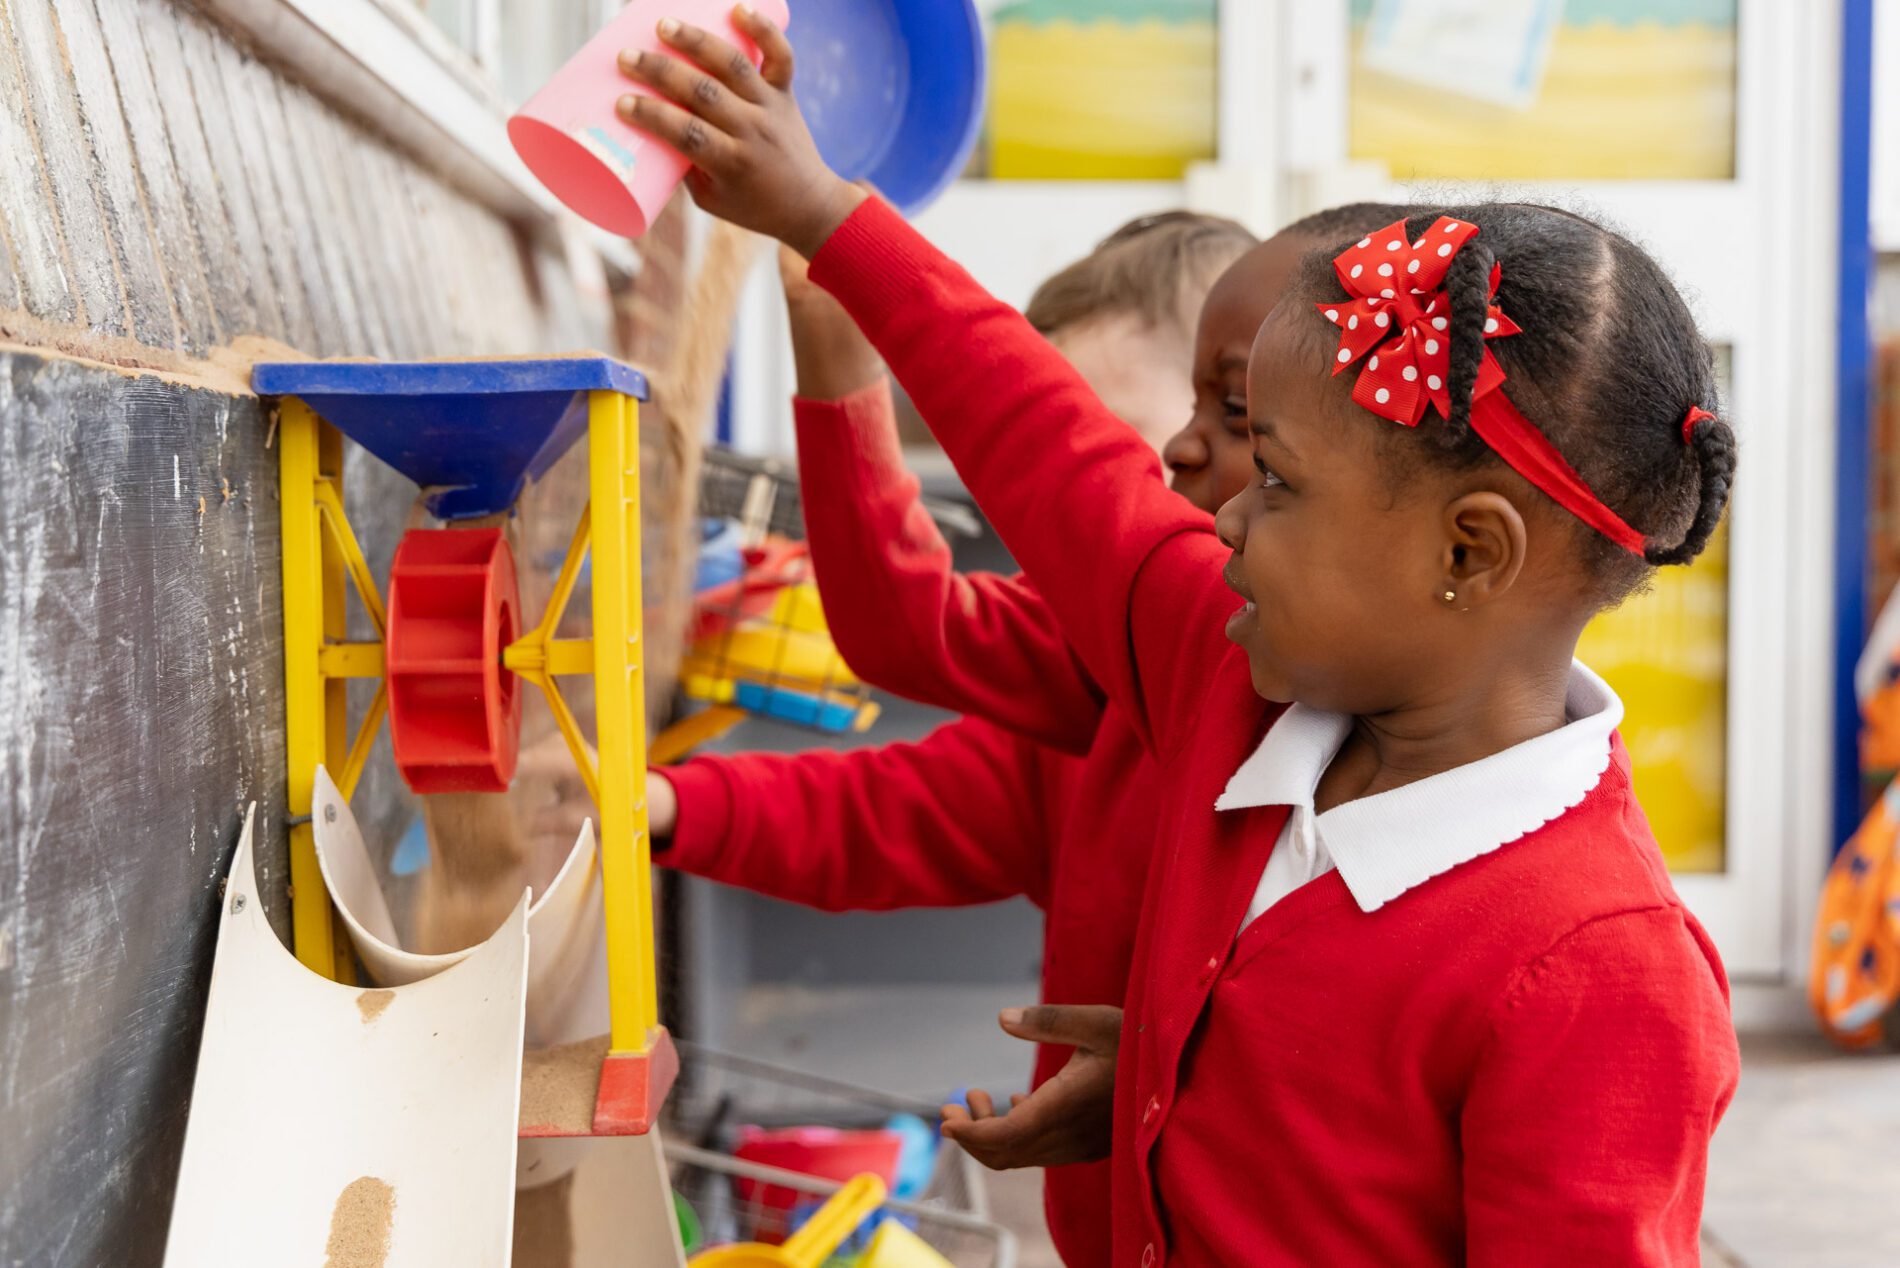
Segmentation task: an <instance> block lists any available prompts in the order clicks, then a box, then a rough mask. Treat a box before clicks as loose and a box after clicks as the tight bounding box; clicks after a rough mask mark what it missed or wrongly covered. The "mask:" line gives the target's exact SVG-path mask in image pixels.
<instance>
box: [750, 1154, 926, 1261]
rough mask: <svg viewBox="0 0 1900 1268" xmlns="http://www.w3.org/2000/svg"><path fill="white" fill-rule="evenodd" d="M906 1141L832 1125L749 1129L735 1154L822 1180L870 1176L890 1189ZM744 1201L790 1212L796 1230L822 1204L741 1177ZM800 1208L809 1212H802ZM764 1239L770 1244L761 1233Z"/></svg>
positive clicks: (792, 1226)
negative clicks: (845, 1129)
mask: <svg viewBox="0 0 1900 1268" xmlns="http://www.w3.org/2000/svg"><path fill="white" fill-rule="evenodd" d="M903 1147H904V1141H903V1137H901V1136H899V1135H898V1134H897V1133H896V1132H892V1131H883V1130H876V1131H840V1130H838V1129H837V1128H832V1127H790V1128H781V1129H778V1130H775V1131H767V1130H765V1129H763V1128H758V1127H744V1128H741V1129H740V1131H739V1144H738V1147H737V1148H735V1149H734V1150H733V1151H732V1156H733V1157H735V1158H738V1159H741V1160H743V1161H745V1162H755V1163H758V1164H759V1165H761V1166H766V1167H782V1168H784V1169H785V1170H787V1171H796V1172H798V1173H799V1174H800V1175H808V1176H817V1177H818V1178H820V1179H823V1180H849V1179H850V1178H852V1177H853V1176H856V1175H862V1174H868V1175H874V1176H876V1177H877V1178H878V1179H880V1180H882V1181H884V1183H885V1184H886V1185H887V1186H888V1185H889V1184H890V1183H891V1182H892V1181H893V1180H894V1179H895V1177H896V1175H897V1164H898V1157H899V1155H900V1154H901V1152H902V1151H903ZM735 1187H736V1188H737V1189H738V1191H739V1198H740V1200H741V1201H743V1202H746V1203H750V1204H756V1205H757V1206H759V1207H762V1208H764V1209H765V1210H768V1211H774V1212H790V1219H789V1220H788V1221H787V1227H790V1228H796V1227H798V1225H799V1224H800V1223H802V1218H801V1216H809V1214H810V1211H811V1210H813V1209H816V1206H817V1203H815V1202H812V1201H810V1199H809V1198H808V1197H807V1196H806V1195H804V1194H800V1193H798V1192H797V1191H795V1190H793V1189H790V1188H786V1187H784V1186H781V1185H767V1184H758V1183H755V1182H754V1181H751V1180H745V1179H741V1180H738V1181H737V1182H736V1184H735ZM801 1208H809V1209H802V1210H801ZM758 1236H759V1240H761V1241H766V1240H769V1238H768V1237H766V1236H764V1235H758Z"/></svg>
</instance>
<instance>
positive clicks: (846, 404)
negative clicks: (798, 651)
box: [793, 379, 1102, 756]
mask: <svg viewBox="0 0 1900 1268" xmlns="http://www.w3.org/2000/svg"><path fill="white" fill-rule="evenodd" d="M793 415H794V418H795V419H796V421H797V426H798V470H799V475H800V478H801V479H802V480H803V481H804V483H805V487H806V488H807V489H808V490H810V494H809V495H808V496H806V497H805V498H803V499H802V501H803V505H804V510H805V536H806V539H807V540H808V541H809V542H810V543H811V558H812V566H813V568H814V570H815V571H816V572H817V575H818V589H819V592H820V593H821V594H822V595H823V596H824V602H825V610H826V611H827V613H835V614H836V615H835V616H833V617H832V618H831V635H832V638H833V639H834V640H836V642H837V644H838V650H839V651H840V652H842V653H843V654H844V659H845V663H846V664H848V665H850V666H851V669H852V671H853V672H854V673H856V674H857V675H858V676H859V677H860V678H862V679H863V680H864V681H866V682H868V683H871V684H872V685H874V686H877V687H881V688H883V689H884V690H885V691H889V692H891V693H892V694H894V695H899V696H903V697H905V698H906V699H910V700H916V701H920V702H921V703H924V704H934V705H936V706H938V707H939V708H943V709H949V710H951V711H952V712H954V713H967V714H972V715H974V716H976V717H979V718H988V719H989V720H990V721H992V722H994V723H996V724H997V725H998V726H1002V727H1006V728H1008V729H1009V730H1011V731H1014V732H1016V733H1017V734H1019V735H1024V736H1027V737H1028V738H1030V739H1032V740H1039V741H1041V742H1042V743H1045V744H1051V745H1054V746H1055V747H1057V748H1059V749H1061V750H1063V751H1064V752H1067V753H1074V754H1076V755H1078V756H1080V755H1081V754H1084V753H1087V752H1088V751H1089V747H1090V746H1091V745H1092V744H1094V742H1095V724H1096V722H1097V720H1098V719H1099V718H1100V717H1101V715H1102V692H1101V689H1100V688H1098V687H1097V686H1096V685H1095V684H1094V683H1093V682H1092V681H1090V679H1089V678H1088V676H1087V675H1086V674H1085V673H1084V672H1083V670H1082V667H1081V664H1080V663H1079V662H1078V661H1077V660H1076V657H1075V653H1074V652H1073V651H1071V650H1070V649H1069V642H1068V640H1067V639H1066V638H1064V637H1063V635H1062V630H1061V628H1060V627H1059V626H1058V625H1057V624H1056V619H1055V614H1054V613H1053V612H1051V611H1050V610H1049V605H1048V604H1047V603H1045V602H1044V601H1043V598H1042V596H1041V595H1039V594H1037V593H1036V591H1035V588H1034V587H1032V586H1031V585H1030V584H1029V583H1028V582H1027V581H1025V580H1024V579H1023V578H1022V576H1021V575H1020V574H1018V575H1016V576H1003V575H1001V574H999V573H993V572H973V573H962V572H957V571H955V570H954V569H953V568H952V567H951V560H950V545H949V543H948V542H946V541H944V539H943V534H941V533H939V532H938V531H937V525H936V522H935V521H934V520H932V519H931V518H930V513H929V512H928V511H926V510H925V509H924V505H923V503H922V501H920V500H919V498H918V496H917V495H918V482H917V477H916V476H914V475H912V474H911V473H910V471H909V469H908V468H907V467H905V465H904V454H903V450H902V448H901V447H900V446H899V444H898V439H897V420H896V415H895V413H894V411H893V410H892V407H891V388H890V383H889V381H888V380H885V379H879V380H878V381H877V382H876V383H875V384H873V385H871V386H870V387H867V388H864V389H863V390H861V391H858V392H855V393H853V394H852V395H850V396H848V397H846V398H844V399H843V400H841V401H806V400H800V401H796V402H794V404H793Z"/></svg>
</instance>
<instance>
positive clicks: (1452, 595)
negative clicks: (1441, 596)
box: [1445, 590, 1458, 603]
mask: <svg viewBox="0 0 1900 1268" xmlns="http://www.w3.org/2000/svg"><path fill="white" fill-rule="evenodd" d="M1445 602H1447V603H1456V602H1458V592H1457V591H1456V590H1447V591H1445Z"/></svg>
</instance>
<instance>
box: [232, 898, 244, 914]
mask: <svg viewBox="0 0 1900 1268" xmlns="http://www.w3.org/2000/svg"><path fill="white" fill-rule="evenodd" d="M243 910H244V895H242V894H233V895H231V914H232V915H233V916H235V915H237V914H238V913H239V912H240V911H243Z"/></svg>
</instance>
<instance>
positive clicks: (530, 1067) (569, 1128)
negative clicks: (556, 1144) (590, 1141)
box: [520, 1035, 607, 1136]
mask: <svg viewBox="0 0 1900 1268" xmlns="http://www.w3.org/2000/svg"><path fill="white" fill-rule="evenodd" d="M606 1058H607V1036H606V1035H599V1036H597V1037H595V1038H593V1039H583V1040H581V1041H580V1042H579V1043H569V1044H562V1045H561V1046H560V1047H558V1048H534V1049H530V1050H529V1051H528V1052H527V1053H525V1054H523V1056H522V1059H521V1120H520V1121H521V1129H522V1131H523V1132H526V1133H531V1134H534V1135H543V1136H546V1135H554V1136H575V1135H585V1134H586V1133H587V1132H589V1131H591V1130H592V1129H593V1126H594V1101H595V1099H596V1098H597V1097H598V1096H599V1095H600V1063H601V1062H602V1061H604V1060H606Z"/></svg>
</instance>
